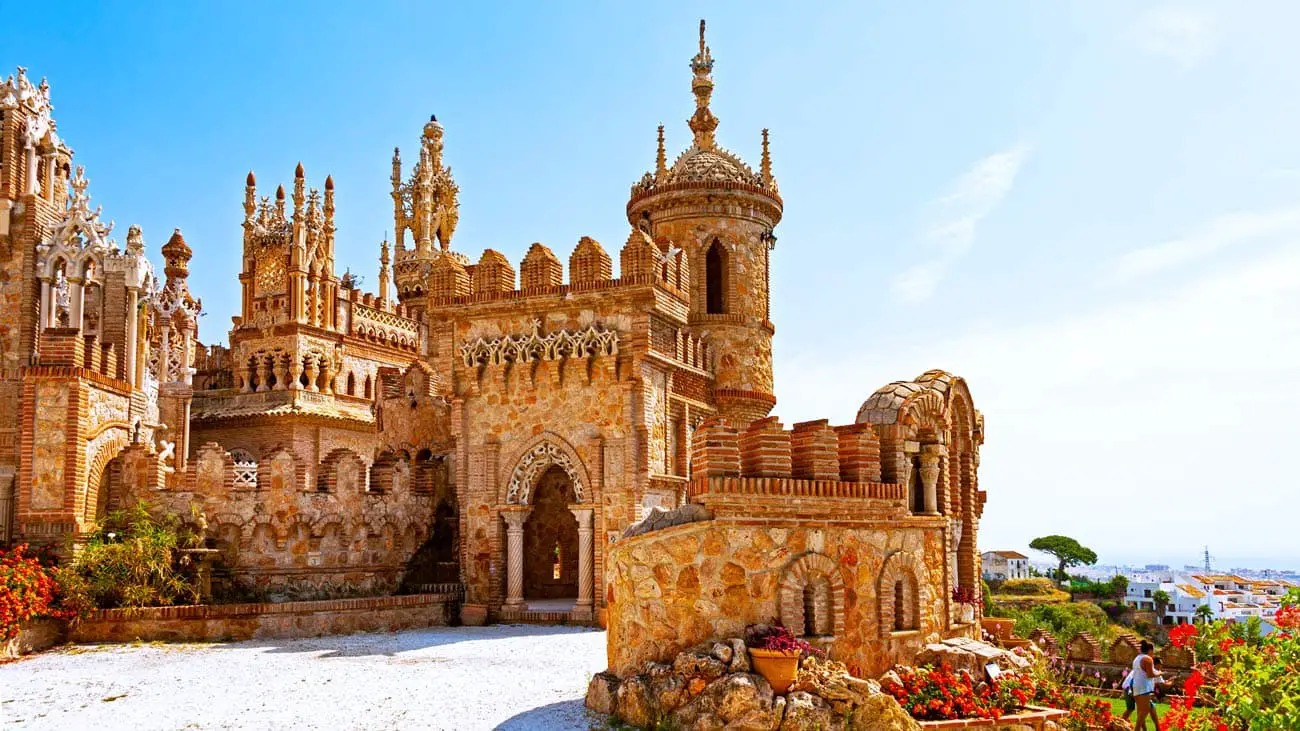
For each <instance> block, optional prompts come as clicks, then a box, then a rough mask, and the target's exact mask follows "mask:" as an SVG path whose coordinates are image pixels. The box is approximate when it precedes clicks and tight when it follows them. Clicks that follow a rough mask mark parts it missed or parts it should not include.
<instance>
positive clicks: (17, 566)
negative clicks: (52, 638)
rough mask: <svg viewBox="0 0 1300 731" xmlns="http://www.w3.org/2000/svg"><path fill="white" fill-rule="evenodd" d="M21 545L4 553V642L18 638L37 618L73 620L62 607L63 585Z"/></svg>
mask: <svg viewBox="0 0 1300 731" xmlns="http://www.w3.org/2000/svg"><path fill="white" fill-rule="evenodd" d="M26 551H27V546H26V545H19V546H17V547H15V548H14V549H13V550H11V551H9V552H7V553H5V552H0V641H7V640H11V639H13V638H14V637H17V636H18V627H19V625H21V624H22V623H23V622H26V621H27V620H29V619H33V618H35V617H57V618H60V619H71V616H69V615H70V612H67V611H65V610H63V609H62V608H60V607H59V605H58V598H59V585H58V583H57V582H55V580H54V576H53V575H52V574H51V573H50V570H49V569H48V568H46V567H45V566H42V565H41V562H40V561H39V560H38V559H36V558H34V557H31V556H27V555H26Z"/></svg>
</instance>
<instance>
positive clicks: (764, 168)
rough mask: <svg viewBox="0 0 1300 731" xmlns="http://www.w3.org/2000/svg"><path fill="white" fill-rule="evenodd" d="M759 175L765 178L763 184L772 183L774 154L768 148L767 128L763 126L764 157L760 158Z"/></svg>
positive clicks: (769, 184)
mask: <svg viewBox="0 0 1300 731" xmlns="http://www.w3.org/2000/svg"><path fill="white" fill-rule="evenodd" d="M758 170H759V175H760V176H762V178H763V185H766V186H769V187H770V186H771V185H772V155H771V153H769V152H768V150H767V128H766V127H764V128H763V157H762V159H761V160H759V166H758Z"/></svg>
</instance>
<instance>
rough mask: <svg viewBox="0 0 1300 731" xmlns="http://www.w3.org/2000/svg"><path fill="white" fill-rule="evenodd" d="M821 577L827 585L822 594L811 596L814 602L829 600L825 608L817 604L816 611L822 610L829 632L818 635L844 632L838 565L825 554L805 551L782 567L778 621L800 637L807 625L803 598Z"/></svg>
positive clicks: (842, 579) (840, 580)
mask: <svg viewBox="0 0 1300 731" xmlns="http://www.w3.org/2000/svg"><path fill="white" fill-rule="evenodd" d="M819 580H824V581H825V582H826V583H827V584H828V585H829V591H826V592H825V595H824V596H823V595H821V594H820V593H819V594H818V595H817V596H815V597H814V599H813V601H814V603H817V602H823V601H826V600H829V602H830V606H829V607H822V606H817V607H816V611H819V612H822V611H824V612H826V615H827V617H828V618H829V619H830V627H828V629H829V630H830V632H826V633H822V634H821V635H819V636H820V637H826V636H828V635H829V636H832V637H836V636H839V635H840V634H842V633H843V632H844V578H843V577H842V576H840V571H839V567H838V566H837V565H836V564H835V561H834V560H832V559H831V558H830V557H829V556H826V555H824V554H821V553H813V552H808V553H805V554H803V555H802V556H800V557H799V558H796V559H795V560H793V561H791V562H790V563H789V565H787V566H786V569H785V575H784V576H783V577H782V578H781V590H780V607H781V624H783V625H785V626H786V627H789V628H790V629H791V630H792V631H793V632H794V633H795V634H796V635H798V636H801V637H802V636H804V634H805V633H804V628H805V627H806V626H807V616H806V611H807V601H806V600H807V597H806V593H807V590H808V587H809V586H810V585H813V584H815V583H816V582H818V581H819Z"/></svg>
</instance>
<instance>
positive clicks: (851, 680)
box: [790, 657, 880, 714]
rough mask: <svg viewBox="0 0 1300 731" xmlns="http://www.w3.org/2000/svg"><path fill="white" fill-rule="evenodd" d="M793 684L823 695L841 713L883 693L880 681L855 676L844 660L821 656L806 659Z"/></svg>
mask: <svg viewBox="0 0 1300 731" xmlns="http://www.w3.org/2000/svg"><path fill="white" fill-rule="evenodd" d="M790 687H791V689H792V690H801V691H804V692H805V693H811V694H813V695H816V696H820V697H821V698H823V699H824V700H826V701H827V702H828V703H829V704H830V705H831V708H832V709H834V710H835V712H836V713H838V714H847V713H848V712H850V711H852V710H853V709H854V708H856V707H857V706H859V705H862V704H863V703H865V702H866V700H867V699H868V698H870V697H872V696H875V695H879V694H880V683H878V682H876V681H874V680H863V679H862V678H855V677H853V676H852V675H850V674H849V670H848V668H847V667H845V666H844V663H841V662H836V661H834V660H823V659H819V658H817V657H808V658H805V659H804V661H803V662H802V663H800V664H799V674H798V675H797V676H795V680H794V684H793V685H792V686H790Z"/></svg>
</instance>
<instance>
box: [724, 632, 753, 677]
mask: <svg viewBox="0 0 1300 731" xmlns="http://www.w3.org/2000/svg"><path fill="white" fill-rule="evenodd" d="M728 644H730V645H731V664H730V665H728V666H727V670H728V671H730V672H733V673H747V672H749V671H750V665H749V648H748V647H745V641H744V640H742V639H740V638H739V637H736V638H733V639H731V640H728Z"/></svg>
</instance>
